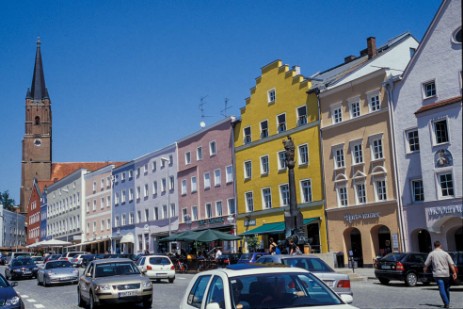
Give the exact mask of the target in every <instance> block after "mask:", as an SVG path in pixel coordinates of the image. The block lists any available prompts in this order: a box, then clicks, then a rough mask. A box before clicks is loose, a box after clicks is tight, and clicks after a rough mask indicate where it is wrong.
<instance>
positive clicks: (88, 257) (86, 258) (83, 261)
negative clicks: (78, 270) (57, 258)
mask: <svg viewBox="0 0 463 309" xmlns="http://www.w3.org/2000/svg"><path fill="white" fill-rule="evenodd" d="M93 260H95V255H94V254H83V255H81V256H80V257H79V259H78V261H77V263H76V267H87V265H88V263H90V262H91V261H93Z"/></svg>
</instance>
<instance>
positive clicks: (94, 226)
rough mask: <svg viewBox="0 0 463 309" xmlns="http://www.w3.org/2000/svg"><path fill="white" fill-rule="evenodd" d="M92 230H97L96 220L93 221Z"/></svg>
mask: <svg viewBox="0 0 463 309" xmlns="http://www.w3.org/2000/svg"><path fill="white" fill-rule="evenodd" d="M92 232H96V222H95V221H93V229H92Z"/></svg>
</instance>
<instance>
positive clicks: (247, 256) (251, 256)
mask: <svg viewBox="0 0 463 309" xmlns="http://www.w3.org/2000/svg"><path fill="white" fill-rule="evenodd" d="M263 255H268V253H267V252H250V253H243V254H241V256H240V259H239V260H238V262H237V264H247V263H255V262H256V261H257V259H258V258H260V257H261V256H263Z"/></svg>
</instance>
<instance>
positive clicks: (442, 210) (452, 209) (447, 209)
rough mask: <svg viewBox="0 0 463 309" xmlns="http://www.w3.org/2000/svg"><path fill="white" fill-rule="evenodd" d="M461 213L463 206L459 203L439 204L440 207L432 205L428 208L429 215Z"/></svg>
mask: <svg viewBox="0 0 463 309" xmlns="http://www.w3.org/2000/svg"><path fill="white" fill-rule="evenodd" d="M461 213H463V207H462V206H461V205H453V206H440V207H432V208H429V209H428V216H429V217H434V216H442V215H451V214H461Z"/></svg>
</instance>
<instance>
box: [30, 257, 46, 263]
mask: <svg viewBox="0 0 463 309" xmlns="http://www.w3.org/2000/svg"><path fill="white" fill-rule="evenodd" d="M31 259H32V260H33V261H34V263H35V264H36V265H42V264H43V260H44V258H43V256H39V255H33V256H31Z"/></svg>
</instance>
